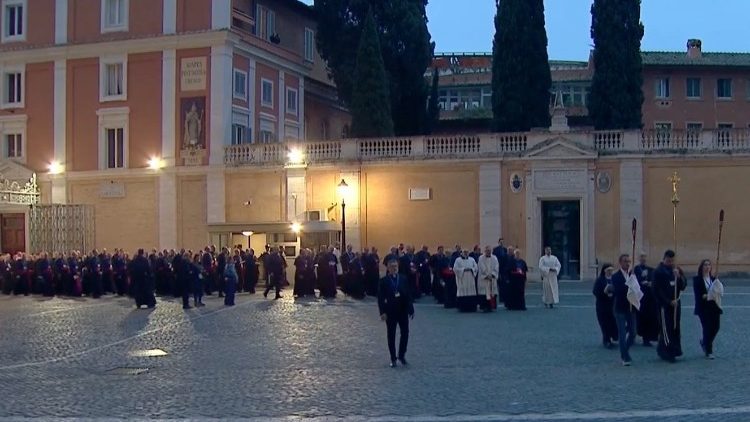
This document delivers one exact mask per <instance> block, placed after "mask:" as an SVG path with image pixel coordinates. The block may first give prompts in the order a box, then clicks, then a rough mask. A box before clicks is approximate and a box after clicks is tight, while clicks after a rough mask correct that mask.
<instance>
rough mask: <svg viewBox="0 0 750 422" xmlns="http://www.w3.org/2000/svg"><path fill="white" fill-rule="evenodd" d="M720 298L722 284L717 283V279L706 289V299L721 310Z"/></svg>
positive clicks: (722, 289)
mask: <svg viewBox="0 0 750 422" xmlns="http://www.w3.org/2000/svg"><path fill="white" fill-rule="evenodd" d="M722 296H724V284H722V283H721V281H719V279H718V278H717V279H716V280H714V282H713V283H712V284H711V286H710V287H709V289H708V295H707V299H708V300H713V301H714V302H716V306H718V307H719V309H721V297H722Z"/></svg>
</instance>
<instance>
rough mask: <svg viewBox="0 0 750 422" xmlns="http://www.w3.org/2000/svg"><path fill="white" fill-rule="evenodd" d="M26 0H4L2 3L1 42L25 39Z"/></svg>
mask: <svg viewBox="0 0 750 422" xmlns="http://www.w3.org/2000/svg"><path fill="white" fill-rule="evenodd" d="M25 6H26V0H6V1H5V2H4V3H3V10H2V11H3V33H2V35H3V42H10V41H24V40H25V39H26V7H25Z"/></svg>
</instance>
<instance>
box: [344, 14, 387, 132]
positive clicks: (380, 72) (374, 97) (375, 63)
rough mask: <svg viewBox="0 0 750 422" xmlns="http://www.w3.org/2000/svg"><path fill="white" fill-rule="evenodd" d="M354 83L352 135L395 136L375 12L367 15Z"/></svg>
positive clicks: (360, 42)
mask: <svg viewBox="0 0 750 422" xmlns="http://www.w3.org/2000/svg"><path fill="white" fill-rule="evenodd" d="M352 82H353V89H352V99H351V110H350V111H351V113H352V127H351V131H352V135H353V136H355V137H358V138H366V137H380V136H393V119H392V118H391V98H390V95H389V93H388V77H387V76H386V73H385V66H384V65H383V56H382V53H381V51H380V41H379V40H378V32H377V29H376V28H375V19H374V18H373V15H372V12H369V13H368V14H367V17H365V21H364V25H363V27H362V35H361V36H360V40H359V49H358V50H357V61H356V65H355V67H354V79H353V81H352Z"/></svg>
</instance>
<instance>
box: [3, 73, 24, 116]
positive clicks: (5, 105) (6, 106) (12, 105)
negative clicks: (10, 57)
mask: <svg viewBox="0 0 750 422" xmlns="http://www.w3.org/2000/svg"><path fill="white" fill-rule="evenodd" d="M11 73H19V74H21V101H19V102H14V103H11V102H8V101H7V98H6V92H5V91H6V90H7V89H8V85H7V82H8V81H7V79H6V76H7V75H9V74H11ZM25 107H26V65H25V64H13V65H5V66H0V109H3V110H6V109H16V108H25Z"/></svg>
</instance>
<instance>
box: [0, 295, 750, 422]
mask: <svg viewBox="0 0 750 422" xmlns="http://www.w3.org/2000/svg"><path fill="white" fill-rule="evenodd" d="M725 284H726V285H727V290H728V295H727V296H726V298H725V300H724V305H725V315H724V317H723V319H722V327H721V332H720V333H719V337H718V339H717V342H716V345H715V351H716V355H717V360H715V361H707V360H705V359H703V358H702V355H701V351H700V347H699V346H698V338H699V324H698V321H697V318H695V317H694V316H693V315H692V303H693V301H692V297H691V296H692V294H690V295H687V297H686V299H685V300H684V301H683V322H682V329H683V347H684V349H685V352H686V356H685V358H684V361H681V362H679V363H677V364H668V363H664V362H661V361H659V360H658V358H657V356H656V351H655V350H654V349H652V348H651V349H650V348H645V347H643V346H640V345H638V346H635V350H634V351H633V352H632V355H633V359H634V366H632V367H630V368H623V367H621V366H620V361H619V354H618V352H617V351H616V350H605V349H603V348H602V347H601V346H600V345H599V332H598V326H597V324H596V319H595V315H594V308H593V296H592V295H591V293H590V287H591V285H590V284H589V283H563V284H562V285H561V291H562V297H561V304H560V306H559V307H557V308H555V309H553V310H548V309H545V308H543V307H542V306H541V303H540V301H541V296H540V292H541V288H540V286H539V285H538V284H532V285H531V286H530V287H529V289H528V292H527V293H528V294H527V302H528V304H529V305H531V306H530V308H529V310H528V311H527V312H508V311H505V310H500V311H498V312H497V313H493V314H489V315H488V314H479V313H477V314H458V313H457V312H456V311H454V310H446V309H443V308H442V307H440V306H437V305H434V304H432V301H431V299H429V298H426V299H422V300H421V302H420V303H419V304H418V305H417V307H416V318H415V319H414V321H413V322H412V337H411V341H410V345H409V346H410V349H409V353H408V355H407V357H408V358H409V361H410V363H411V365H410V366H409V367H408V368H402V367H400V368H398V369H390V368H388V367H387V364H388V355H387V348H386V345H385V326H384V324H383V323H382V322H380V321H379V319H378V315H377V310H376V305H375V301H374V300H373V299H368V300H365V301H363V302H357V301H354V300H350V299H347V298H339V299H336V300H332V301H327V300H317V299H303V300H297V301H295V300H294V299H291V298H289V297H286V298H284V299H282V300H280V301H271V300H264V299H263V298H262V296H260V295H256V296H249V295H247V294H242V295H239V296H238V299H237V306H235V307H232V308H226V307H224V306H223V305H222V302H221V301H220V300H219V299H218V298H216V297H215V296H214V297H210V298H208V300H207V304H208V306H206V307H205V308H201V309H192V310H189V311H183V310H182V309H181V306H180V303H179V301H177V300H172V299H170V300H166V301H160V302H159V304H158V305H157V307H156V309H154V310H145V309H141V310H136V309H135V308H134V306H133V303H132V302H131V301H129V300H127V299H124V298H112V297H108V298H104V299H101V300H91V299H78V300H72V299H60V298H54V299H43V298H39V297H33V298H24V297H6V296H2V297H0V391H2V393H1V394H0V397H2V399H0V419H3V418H4V419H7V420H23V419H27V418H40V419H54V418H76V419H80V418H91V419H102V418H144V419H209V418H223V419H258V420H265V419H269V420H298V419H305V418H310V419H312V420H340V419H343V420H379V421H474V420H477V421H516V420H533V421H542V420H606V421H634V420H660V421H662V420H663V421H685V420H696V421H697V420H717V419H721V420H737V421H746V420H750V395H748V392H747V391H748V388H750V378H748V377H747V374H748V370H749V369H750V359H748V357H747V353H746V351H747V350H749V349H750V338H749V337H748V335H747V327H748V326H750V282H744V281H743V282H734V281H726V282H725ZM289 293H290V292H287V295H289ZM148 349H162V350H164V351H166V352H167V355H166V356H162V357H136V356H133V355H132V353H133V352H137V351H143V350H148ZM127 369H141V370H144V371H143V372H142V373H140V374H138V375H130V374H127ZM146 369H147V371H145V370H146ZM135 372H138V371H135Z"/></svg>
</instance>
